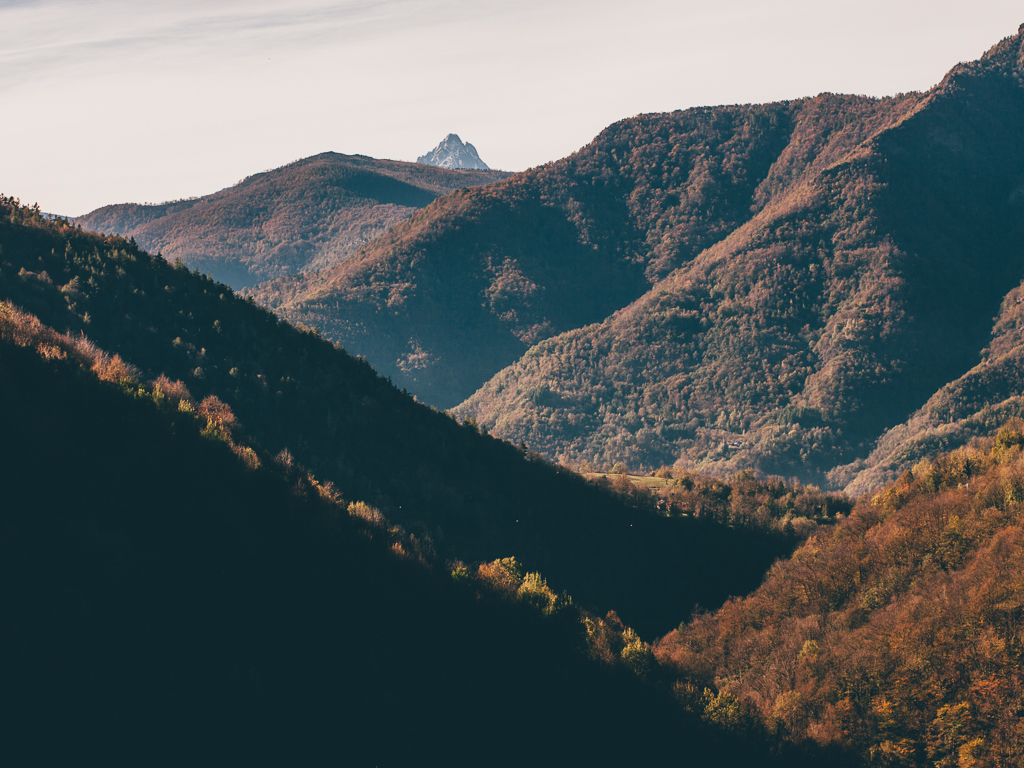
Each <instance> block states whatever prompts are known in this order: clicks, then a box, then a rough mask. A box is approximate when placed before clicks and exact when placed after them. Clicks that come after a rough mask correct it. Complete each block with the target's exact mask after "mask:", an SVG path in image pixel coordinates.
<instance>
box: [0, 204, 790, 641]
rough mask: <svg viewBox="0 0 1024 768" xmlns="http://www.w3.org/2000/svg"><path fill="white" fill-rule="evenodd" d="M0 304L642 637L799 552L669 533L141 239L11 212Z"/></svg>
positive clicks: (727, 532)
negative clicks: (228, 416)
mask: <svg viewBox="0 0 1024 768" xmlns="http://www.w3.org/2000/svg"><path fill="white" fill-rule="evenodd" d="M0 213H2V214H3V215H2V216H0V299H8V300H10V301H12V302H13V303H14V304H16V305H18V306H21V307H23V308H24V309H26V310H27V311H29V312H32V313H33V314H35V315H37V316H38V317H39V318H40V320H42V321H43V322H44V323H46V324H48V325H50V326H52V327H56V328H61V329H70V330H71V331H72V332H74V333H79V332H81V331H84V332H85V333H86V334H88V336H89V337H90V338H92V339H93V340H95V341H96V342H97V343H98V344H100V345H101V346H102V347H103V348H104V349H107V350H108V351H110V352H111V353H116V354H119V355H120V356H121V357H122V358H124V359H125V360H127V361H129V362H130V363H131V364H133V365H136V366H138V367H139V368H140V369H141V370H142V371H143V372H144V373H145V374H146V375H147V376H148V377H149V378H153V379H155V378H157V377H158V376H160V375H166V376H167V378H168V379H170V380H172V381H175V380H180V381H183V382H185V384H186V385H187V386H188V388H189V389H190V390H191V391H192V393H193V394H194V395H195V397H196V398H197V399H198V400H203V399H204V398H206V397H208V396H211V395H212V396H216V397H217V398H219V399H220V400H221V401H223V402H224V403H225V404H227V405H228V406H229V407H230V408H231V410H232V411H233V413H234V414H235V416H236V417H237V420H238V423H239V424H238V429H239V430H241V431H242V432H243V433H244V434H246V435H248V436H249V437H250V438H252V439H253V440H254V441H255V442H256V443H258V444H259V445H262V446H263V447H264V448H265V449H266V450H267V451H269V452H270V453H271V454H278V453H280V452H282V451H285V452H286V454H284V455H290V456H292V457H294V460H296V461H298V462H299V463H301V464H302V465H303V466H305V467H307V468H309V469H310V470H311V471H313V472H314V474H315V475H316V476H317V477H318V478H320V479H321V481H323V482H327V481H330V482H332V483H334V485H335V486H336V487H337V488H338V489H339V490H340V491H341V492H342V493H343V494H344V495H345V496H347V497H348V498H354V499H361V500H364V501H366V502H367V503H369V504H372V505H374V506H375V507H378V508H379V509H380V510H381V511H382V512H383V513H384V514H385V515H387V516H388V517H389V518H390V519H392V520H394V521H396V522H398V523H400V524H402V525H405V526H407V527H408V528H410V529H411V530H413V531H414V532H415V533H417V534H418V535H421V536H423V537H424V538H430V539H432V540H433V543H434V546H435V547H437V549H438V550H439V551H440V552H441V553H442V554H444V556H446V557H451V558H459V559H462V560H465V561H469V562H473V561H481V560H483V561H491V560H494V559H496V558H502V557H509V556H515V557H516V558H517V559H518V560H519V561H520V562H521V563H523V564H524V565H525V567H526V568H528V569H529V570H531V571H540V572H542V573H544V574H545V576H546V577H548V578H550V579H551V580H552V582H553V583H555V584H559V585H560V588H563V589H567V590H568V591H569V592H570V593H571V594H572V595H573V596H574V597H575V598H576V599H577V600H579V601H580V604H581V605H583V606H585V607H588V608H593V609H594V610H596V611H597V612H598V613H599V614H600V615H604V614H605V613H606V612H607V611H608V610H611V609H614V610H616V611H618V612H619V614H620V615H621V616H622V617H623V619H624V620H625V621H626V622H627V624H629V625H630V626H632V627H634V628H636V629H637V631H639V632H641V633H642V634H643V635H644V636H646V637H651V636H653V635H654V634H655V633H660V632H663V631H665V630H666V629H667V628H668V627H670V626H673V625H674V624H675V623H677V622H678V621H679V617H680V616H682V615H685V614H686V613H687V612H688V611H690V610H691V609H692V607H693V605H694V604H695V603H700V604H701V605H704V606H708V607H712V606H716V605H719V604H721V602H722V601H723V600H725V599H726V598H727V597H728V596H729V595H734V594H743V593H745V592H747V591H749V590H750V589H752V588H753V587H754V586H756V584H757V583H758V581H759V580H760V578H761V576H762V574H763V573H764V571H765V570H766V569H767V568H768V567H769V566H770V565H771V563H772V562H773V561H774V560H775V559H776V558H777V557H779V556H781V555H783V554H785V553H786V552H788V551H790V549H791V548H792V546H793V544H792V542H791V541H790V540H787V539H785V538H780V537H776V536H772V535H769V534H765V533H762V532H758V531H754V530H743V529H730V528H727V527H725V526H723V525H714V524H711V523H706V522H704V521H700V520H695V519H692V518H678V517H676V518H672V519H669V518H666V517H662V516H660V515H657V514H656V513H655V510H654V508H653V504H650V503H643V501H642V500H634V501H630V500H626V499H624V498H622V497H620V496H617V495H615V494H613V493H611V492H610V491H606V490H603V489H601V488H599V487H597V486H595V485H593V484H590V483H587V482H586V481H584V480H583V479H582V478H581V477H579V476H578V475H575V474H574V473H571V472H567V471H565V470H562V469H559V468H556V467H553V466H551V465H549V464H547V463H546V462H544V461H542V460H540V458H539V457H537V456H536V455H532V456H531V455H529V454H527V453H526V451H525V450H522V449H518V448H516V447H515V446H512V445H510V444H508V443H504V442H501V441H499V440H496V439H494V438H493V437H489V436H486V435H482V434H480V433H479V432H478V431H477V429H476V428H475V427H472V426H471V425H460V424H458V423H457V422H455V421H454V420H453V419H451V418H450V417H449V416H447V415H446V414H443V413H439V412H437V411H434V410H432V409H430V408H427V407H426V406H423V405H421V404H418V403H416V402H414V401H413V399H412V398H411V397H409V396H408V395H407V394H405V393H402V392H400V391H399V390H397V389H396V388H395V387H394V386H392V385H391V384H389V383H388V382H387V381H386V380H385V379H383V378H381V377H380V376H378V375H377V374H376V373H375V372H374V371H373V370H372V369H371V368H370V367H369V366H368V365H367V364H366V363H365V361H362V360H358V359H355V358H353V357H352V356H350V355H348V354H346V353H345V352H343V351H341V350H339V349H337V348H335V347H334V346H333V345H331V344H329V343H328V342H326V341H324V340H323V339H320V338H317V337H316V336H315V335H313V334H311V333H304V332H300V331H299V330H297V329H295V328H293V327H292V326H290V325H288V324H287V323H284V322H280V321H278V319H277V318H275V317H274V316H273V315H272V314H271V313H269V312H267V311H266V310H263V309H260V308H258V307H256V306H254V305H253V304H252V302H250V301H247V300H243V299H239V298H238V297H236V296H234V295H233V294H232V292H231V290H230V289H229V288H227V287H226V286H223V285H220V284H218V283H215V282H213V281H212V280H210V279H209V278H207V277H204V276H202V275H198V274H195V273H192V272H189V271H188V270H187V269H186V268H184V267H182V266H173V265H171V264H168V263H167V262H166V261H165V260H163V259H160V258H157V257H152V256H149V255H148V254H146V253H145V252H143V251H141V250H139V249H138V248H137V246H134V245H133V244H131V243H130V242H127V241H125V240H123V239H120V238H116V237H102V236H99V235H95V234H91V233H85V232H82V231H80V230H78V229H75V228H73V227H70V226H67V225H65V224H63V223H60V222H46V221H44V220H43V219H42V218H41V217H40V216H38V215H36V214H34V213H33V212H32V211H30V210H28V209H25V208H21V207H19V206H17V205H16V204H15V203H14V201H11V200H9V199H2V200H0Z"/></svg>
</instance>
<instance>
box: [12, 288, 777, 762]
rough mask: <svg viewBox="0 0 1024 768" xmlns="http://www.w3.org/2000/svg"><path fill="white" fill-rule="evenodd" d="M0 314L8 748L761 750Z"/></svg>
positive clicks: (238, 756) (38, 752)
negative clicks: (23, 333)
mask: <svg viewBox="0 0 1024 768" xmlns="http://www.w3.org/2000/svg"><path fill="white" fill-rule="evenodd" d="M4 309H5V307H4V306H3V305H0V423H2V424H3V440H4V446H5V450H4V451H3V452H2V458H0V487H2V489H3V504H2V505H0V604H2V605H3V610H4V626H3V630H2V631H0V683H2V686H3V690H4V699H5V703H6V704H7V706H6V707H5V716H4V755H5V758H6V759H7V760H8V761H9V762H12V763H14V764H27V763H32V764H50V763H53V764H66V763H68V762H78V763H81V762H85V763H102V764H104V765H138V764H146V765H180V764H181V763H183V762H191V763H194V762H199V763H204V764H205V763H237V762H242V763H245V764H247V765H253V764H256V765H281V764H291V763H299V764H305V765H321V764H346V765H347V764H355V765H399V764H401V765H410V764H434V763H437V762H438V761H439V759H440V758H439V756H441V755H443V756H444V757H443V760H444V761H446V762H447V761H453V762H456V763H463V762H465V763H475V762H478V761H479V760H481V759H482V756H486V762H487V763H489V764H496V765H518V764H521V763H522V762H523V761H524V760H530V761H536V760H538V759H539V758H538V757H537V756H538V754H541V755H543V758H540V760H541V762H547V761H548V760H552V761H555V762H559V763H570V762H574V761H575V760H577V759H578V757H579V755H580V753H581V750H582V751H587V750H592V751H594V752H595V753H599V754H600V755H601V757H602V759H613V760H615V761H616V762H623V761H629V760H640V761H643V762H654V761H659V762H660V761H661V760H664V759H665V758H667V757H669V756H670V755H671V754H673V753H675V751H676V750H679V749H683V750H685V751H686V753H687V754H688V755H690V756H693V757H695V759H701V760H711V759H712V758H713V757H714V758H718V759H725V760H727V761H729V762H730V763H731V764H742V762H743V761H747V762H749V761H751V760H754V761H756V762H758V763H760V762H761V761H762V760H764V759H766V758H767V755H766V754H765V753H766V750H764V749H756V750H755V749H754V747H752V746H751V745H750V744H747V745H743V744H737V743H736V741H735V740H734V739H731V738H723V737H722V736H721V735H720V734H719V733H717V732H716V730H715V729H711V728H705V727H702V726H701V725H700V724H699V723H695V722H694V721H693V719H692V718H687V717H685V715H684V713H682V712H681V711H679V709H678V708H677V707H675V706H673V704H672V702H671V700H670V698H669V697H668V696H667V695H666V693H665V692H664V691H662V690H658V689H657V688H655V687H653V686H649V685H647V686H645V685H643V684H642V683H641V681H640V680H639V679H638V678H636V677H634V676H633V675H631V674H629V673H628V672H627V671H626V670H625V669H624V668H623V667H621V666H620V667H618V668H611V667H608V666H605V665H602V664H598V663H596V662H593V661H591V660H589V659H588V658H587V657H586V655H585V653H584V649H585V644H584V642H583V635H584V633H585V629H584V627H583V626H582V625H581V624H579V623H578V622H574V623H569V624H567V623H565V622H561V623H560V622H559V621H558V620H557V617H546V616H543V615H542V614H541V613H539V612H538V611H536V610H533V609H531V608H529V607H528V606H526V605H523V604H513V603H510V602H508V601H505V600H501V599H497V598H496V596H495V595H491V594H489V593H481V592H477V591H475V590H472V589H467V588H465V587H464V586H463V585H461V584H459V583H456V582H455V581H453V580H452V578H451V577H450V575H449V574H448V572H447V571H446V570H445V569H443V568H442V569H440V570H431V569H430V568H428V567H426V566H424V565H423V564H421V563H419V562H417V561H416V560H415V559H413V558H409V557H408V556H406V555H403V554H401V553H400V551H397V550H395V549H394V548H393V549H389V548H388V544H387V541H386V540H385V539H381V538H370V537H369V536H367V535H366V534H367V533H368V531H367V529H366V528H365V527H364V526H362V525H361V522H360V520H359V518H355V517H351V516H350V515H348V514H346V513H345V511H344V507H343V506H339V504H338V503H337V502H336V501H335V500H334V499H331V498H328V497H325V496H324V495H323V494H322V493H320V492H319V491H318V490H317V488H316V486H315V485H314V484H312V483H311V481H310V479H309V478H308V477H304V476H303V474H302V473H301V472H298V471H297V470H296V468H295V467H294V466H293V465H289V464H288V463H287V462H280V461H279V462H274V461H265V462H264V463H263V464H262V466H260V467H258V468H255V469H253V468H250V467H248V466H247V465H246V464H244V463H242V462H241V461H239V460H238V458H236V456H235V455H234V454H233V453H232V452H231V450H229V448H228V446H227V445H226V444H225V443H224V442H223V441H222V440H221V439H218V438H216V437H211V436H209V435H208V434H205V433H204V434H201V433H200V430H199V427H198V424H197V423H196V421H195V419H194V417H193V415H192V414H191V413H189V412H186V411H185V410H182V409H181V408H180V407H169V406H168V402H167V400H166V398H164V399H162V400H160V399H159V398H155V393H156V391H155V390H154V391H153V392H149V391H148V390H143V389H142V388H141V386H140V384H139V383H138V382H135V381H132V380H130V379H127V378H122V379H121V383H120V384H118V383H113V382H110V381H100V380H99V379H97V378H96V377H95V376H94V375H92V374H91V373H90V372H88V371H87V370H83V368H81V367H79V365H78V363H77V362H76V360H74V359H73V357H72V356H70V355H66V354H65V355H64V356H63V357H62V356H61V355H62V353H63V352H64V348H66V347H69V346H72V345H69V344H63V343H61V344H54V343H52V341H51V342H48V341H47V340H46V338H45V334H44V335H43V336H41V339H42V340H41V341H39V342H36V340H35V339H30V340H29V345H28V346H25V345H24V344H23V342H25V341H26V340H25V339H24V338H22V339H21V340H20V341H21V342H22V343H18V344H14V343H11V341H12V338H15V337H17V336H18V328H17V326H16V325H15V326H13V328H14V332H13V333H11V330H12V326H11V325H10V324H9V323H8V322H7V321H8V320H9V318H10V316H11V315H10V313H8V314H7V315H6V316H5V315H4ZM22 319H24V318H22ZM65 341H66V339H65ZM72 342H74V339H72ZM33 343H35V344H36V347H35V348H33V346H32V344H33ZM76 343H77V342H76ZM86 352H88V353H90V354H93V355H95V354H96V353H97V351H96V350H95V348H88V347H87V348H86ZM266 458H267V457H265V456H264V459H265V460H266ZM538 730H539V731H540V732H541V733H540V734H538Z"/></svg>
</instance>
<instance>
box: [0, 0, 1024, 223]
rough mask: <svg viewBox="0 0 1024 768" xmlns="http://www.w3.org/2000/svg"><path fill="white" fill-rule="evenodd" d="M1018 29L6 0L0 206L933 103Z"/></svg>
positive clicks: (822, 14)
mask: <svg viewBox="0 0 1024 768" xmlns="http://www.w3.org/2000/svg"><path fill="white" fill-rule="evenodd" d="M1021 21H1024V17H1022V15H1021V12H1020V9H1019V6H1018V5H1017V4H1016V3H1011V2H1008V1H1007V0H982V1H981V2H978V3H976V4H975V5H974V7H972V9H971V10H970V11H966V10H964V9H963V7H962V6H961V5H960V4H954V3H953V2H950V1H949V0H942V2H939V3H935V2H930V3H925V2H923V1H922V0H910V1H909V2H902V3H899V4H894V3H891V2H882V1H881V0H869V1H868V2H863V3H849V2H848V3H842V4H836V5H833V6H831V7H829V8H827V9H824V8H822V6H821V4H820V3H812V2H810V1H809V0H786V1H785V2H779V3H774V4H772V6H771V7H768V6H766V5H765V4H763V3H756V2H753V0H728V1H727V2H725V3H722V4H719V6H718V7H716V8H714V9H710V8H708V7H706V6H705V5H703V4H698V3H694V2H684V3H672V2H668V1H667V0H638V2H637V3H634V4H632V5H631V6H630V11H629V13H628V14H626V13H624V12H623V11H622V10H621V6H620V5H619V4H617V3H612V2H609V1H608V0H601V1H600V2H589V3H584V2H582V0H563V1H562V2H557V3H542V2H539V0H526V1H525V2H522V3H518V4H516V5H515V6H514V7H510V6H508V5H507V4H504V3H499V2H497V1H496V0H482V1H481V0H478V1H477V2H473V3H470V2H468V0H380V1H378V2H373V1H371V0H341V1H335V2H329V1H328V0H291V2H287V3H284V4H282V3H268V2H265V0H257V1H256V2H248V3H242V2H240V0H205V1H204V2H202V3H200V2H198V1H197V0H183V1H182V2H180V3H177V4H175V6H174V8H167V7H165V6H164V5H163V4H161V3H154V2H145V3H138V2H132V3H129V2H127V0H98V1H97V2H90V3H88V4H87V3H83V2H80V0H5V1H4V2H3V3H2V4H0V63H2V66H0V104H2V105H3V111H4V113H5V115H6V116H7V121H6V126H5V138H6V141H4V142H2V144H0V169H3V172H2V175H0V192H3V193H5V194H9V195H15V196H17V197H20V198H21V199H22V200H23V201H24V202H29V203H32V202H38V203H39V204H40V206H41V207H42V208H43V209H44V210H47V211H51V212H54V213H60V214H65V215H81V214H84V213H86V212H88V211H90V210H93V209H95V208H97V207H99V206H102V205H106V204H110V203H118V202H128V201H132V202H144V201H153V202H156V201H162V200H168V199H175V198H181V197H189V196H194V195H203V194H208V193H210V192H213V191H215V190H217V189H221V188H224V187H226V186H230V185H231V184H234V183H236V182H237V181H238V180H239V179H241V178H243V177H245V176H247V175H250V174H252V173H256V172H259V171H261V170H264V169H269V168H274V167H278V166H281V165H283V164H286V163H288V162H291V161H293V160H297V159H300V158H302V157H308V156H310V155H314V154H317V153H320V152H326V151H337V152H344V153H347V154H364V155H370V156H373V157H378V158H387V159H395V160H408V161H413V160H415V158H416V157H417V156H419V155H421V154H423V153H424V152H426V151H428V150H429V149H430V148H431V147H433V146H435V145H436V144H437V142H438V141H439V140H440V139H441V138H443V137H444V136H445V135H447V134H448V133H457V134H458V135H459V136H461V137H462V138H463V140H465V141H469V142H472V143H473V144H474V145H476V147H477V148H478V149H479V151H480V153H481V156H482V157H483V158H484V159H485V160H486V162H487V163H488V164H489V165H490V166H491V167H493V168H500V169H503V170H510V171H519V170H524V169H526V168H528V167H531V166H535V165H539V164H541V163H544V162H547V161H550V160H555V159H557V158H559V157H563V156H565V155H567V154H569V153H571V152H573V151H575V150H576V149H578V148H580V147H581V146H583V145H585V144H586V143H587V142H589V141H590V140H591V139H592V138H593V137H594V136H595V135H596V134H597V133H598V132H600V131H601V130H602V129H603V128H604V127H606V126H607V125H609V124H611V123H613V122H615V121H616V120H620V119H622V118H626V117H629V116H632V115H635V114H638V113H641V112H660V111H669V110H673V109H684V108H687V107H693V106H702V105H715V104H728V103H748V102H768V101H777V100H782V99H793V98H799V97H802V96H811V95H815V94H817V93H820V92H822V91H833V92H845V93H862V94H867V95H871V96H884V95H889V94H894V93H898V92H901V91H910V90H925V89H927V88H930V87H931V86H932V85H934V84H935V83H937V82H938V81H939V80H940V79H941V78H942V76H943V75H944V74H945V72H946V71H948V70H949V69H950V68H951V67H952V66H954V65H955V64H956V63H957V62H959V61H965V60H970V59H974V58H977V57H978V56H980V55H981V54H982V53H983V52H984V51H985V50H987V49H988V48H989V47H991V46H992V45H993V44H995V43H996V42H998V41H999V40H1000V39H1002V38H1003V37H1005V36H1007V35H1011V34H1014V33H1015V32H1016V31H1017V28H1018V26H1019V24H1020V22H1021Z"/></svg>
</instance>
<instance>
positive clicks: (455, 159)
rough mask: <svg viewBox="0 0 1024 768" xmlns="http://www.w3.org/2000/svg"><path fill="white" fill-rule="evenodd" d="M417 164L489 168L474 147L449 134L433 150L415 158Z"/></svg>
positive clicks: (482, 169) (485, 169) (475, 168)
mask: <svg viewBox="0 0 1024 768" xmlns="http://www.w3.org/2000/svg"><path fill="white" fill-rule="evenodd" d="M416 162H417V163H423V164H425V165H436V166H438V167H439V168H470V169H473V170H481V171H487V170H490V167H489V166H488V165H487V163H485V162H484V161H483V160H481V159H480V155H478V154H477V151H476V147H474V146H473V145H472V144H468V143H463V141H462V139H460V138H459V137H458V135H456V134H454V133H449V134H448V135H447V136H445V137H444V139H443V140H442V141H441V143H440V144H438V145H437V146H436V147H434V149H433V150H431V151H430V152H428V153H427V154H425V155H423V156H422V157H418V158H416Z"/></svg>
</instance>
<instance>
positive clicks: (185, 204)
mask: <svg viewBox="0 0 1024 768" xmlns="http://www.w3.org/2000/svg"><path fill="white" fill-rule="evenodd" d="M506 176H508V174H507V173H502V172H500V171H462V170H447V169H440V168H433V167H427V166H423V165H417V164H416V163H403V162H397V161H392V160H375V159H373V158H369V157H363V156H361V155H341V154H337V153H334V152H326V153H324V154H322V155H316V156H314V157H310V158H306V159H305V160H299V161H298V162H295V163H291V164H290V165H286V166H284V167H283V168H278V169H276V170H272V171H266V172H264V173H258V174H256V175H254V176H250V177H248V178H247V179H245V180H243V181H241V182H239V183H238V184H236V185H235V186H233V187H229V188H227V189H224V190H221V191H220V192H217V193H214V194H212V195H206V196H204V197H198V198H193V199H190V200H178V201H174V202H170V203H162V204H159V205H141V204H133V203H127V204H123V205H110V206H106V207H104V208H99V209H97V210H95V211H93V212H92V213H88V214H86V215H85V216H80V217H79V218H78V219H76V221H77V223H79V224H81V225H82V227H84V228H85V229H91V230H96V231H99V232H105V233H111V234H120V235H124V236H125V237H129V236H131V237H134V238H135V240H136V242H138V243H139V245H140V246H142V247H143V248H145V249H146V250H148V251H150V252H152V253H156V252H158V251H159V252H161V253H162V254H163V255H164V256H165V257H166V258H167V259H168V260H170V261H174V260H175V259H181V260H182V261H184V262H185V263H186V264H188V265H189V266H190V267H193V268H197V269H199V270H200V271H202V272H207V273H209V274H211V275H212V276H213V277H214V278H215V279H217V280H220V281H223V282H225V283H228V284H230V285H232V286H234V287H235V288H241V287H245V286H251V285H254V284H255V283H258V282H261V281H263V280H267V279H270V278H274V277H279V276H281V275H287V274H292V273H298V272H305V271H308V270H316V269H322V268H323V267H326V266H328V265H330V264H333V263H335V262H336V261H342V260H344V259H346V258H348V257H349V256H351V255H352V254H354V253H356V252H357V251H358V250H359V248H360V247H362V246H363V245H364V244H366V243H368V242H370V241H371V240H373V239H374V238H376V237H378V236H380V235H381V234H383V233H384V232H386V231H387V230H388V229H389V228H391V227H392V226H394V225H395V223H396V222H398V221H401V220H402V219H404V218H406V217H407V216H409V215H410V214H411V213H412V212H413V211H414V210H416V209H417V208H422V207H423V206H425V205H427V204H428V203H430V202H431V201H432V200H434V199H435V198H437V197H439V196H442V195H445V194H448V193H449V192H451V191H452V190H455V189H459V188H461V187H466V186H472V185H475V184H487V183H489V182H491V181H495V180H497V179H501V178H504V177H506Z"/></svg>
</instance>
